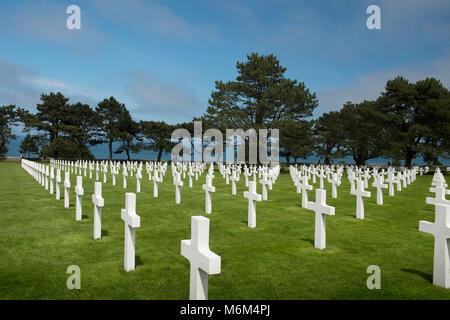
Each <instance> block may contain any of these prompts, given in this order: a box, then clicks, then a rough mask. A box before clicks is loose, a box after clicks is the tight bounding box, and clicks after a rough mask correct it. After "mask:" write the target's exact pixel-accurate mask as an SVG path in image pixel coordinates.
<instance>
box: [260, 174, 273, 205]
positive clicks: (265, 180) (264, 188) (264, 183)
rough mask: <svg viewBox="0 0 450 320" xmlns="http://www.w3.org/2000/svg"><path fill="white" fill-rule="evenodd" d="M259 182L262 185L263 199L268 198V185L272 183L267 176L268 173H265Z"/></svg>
mask: <svg viewBox="0 0 450 320" xmlns="http://www.w3.org/2000/svg"><path fill="white" fill-rule="evenodd" d="M259 183H261V185H262V199H263V200H267V185H269V184H270V181H269V179H268V178H267V173H266V172H264V173H263V177H262V179H261V180H259Z"/></svg>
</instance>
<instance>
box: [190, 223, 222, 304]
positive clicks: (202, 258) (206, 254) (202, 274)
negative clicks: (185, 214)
mask: <svg viewBox="0 0 450 320" xmlns="http://www.w3.org/2000/svg"><path fill="white" fill-rule="evenodd" d="M181 255H182V256H183V257H185V258H186V259H188V260H189V262H190V265H191V274H190V283H189V299H190V300H207V299H208V275H210V274H219V273H220V262H221V261H220V257H219V256H218V255H217V254H215V253H214V252H212V251H211V250H210V249H209V219H208V218H205V217H202V216H193V217H191V239H190V240H181Z"/></svg>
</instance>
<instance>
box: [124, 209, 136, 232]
mask: <svg viewBox="0 0 450 320" xmlns="http://www.w3.org/2000/svg"><path fill="white" fill-rule="evenodd" d="M121 217H122V220H123V221H125V222H126V224H128V225H129V226H130V227H132V228H139V227H140V226H141V217H139V216H138V215H129V214H128V213H127V211H126V210H125V209H122V211H121Z"/></svg>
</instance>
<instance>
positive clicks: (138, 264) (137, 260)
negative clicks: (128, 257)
mask: <svg viewBox="0 0 450 320" xmlns="http://www.w3.org/2000/svg"><path fill="white" fill-rule="evenodd" d="M135 259H136V260H135V261H136V267H137V266H143V265H144V262H143V261H142V260H141V256H139V255H136V256H135Z"/></svg>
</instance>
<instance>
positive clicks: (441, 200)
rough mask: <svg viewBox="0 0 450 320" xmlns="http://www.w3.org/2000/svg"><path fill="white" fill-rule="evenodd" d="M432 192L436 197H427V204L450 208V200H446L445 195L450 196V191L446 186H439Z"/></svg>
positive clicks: (431, 190)
mask: <svg viewBox="0 0 450 320" xmlns="http://www.w3.org/2000/svg"><path fill="white" fill-rule="evenodd" d="M430 192H434V193H435V197H434V198H431V197H427V198H426V203H427V204H432V205H437V204H443V205H447V206H450V200H447V199H445V195H447V194H450V190H446V189H445V187H444V185H438V186H436V187H434V188H430Z"/></svg>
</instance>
